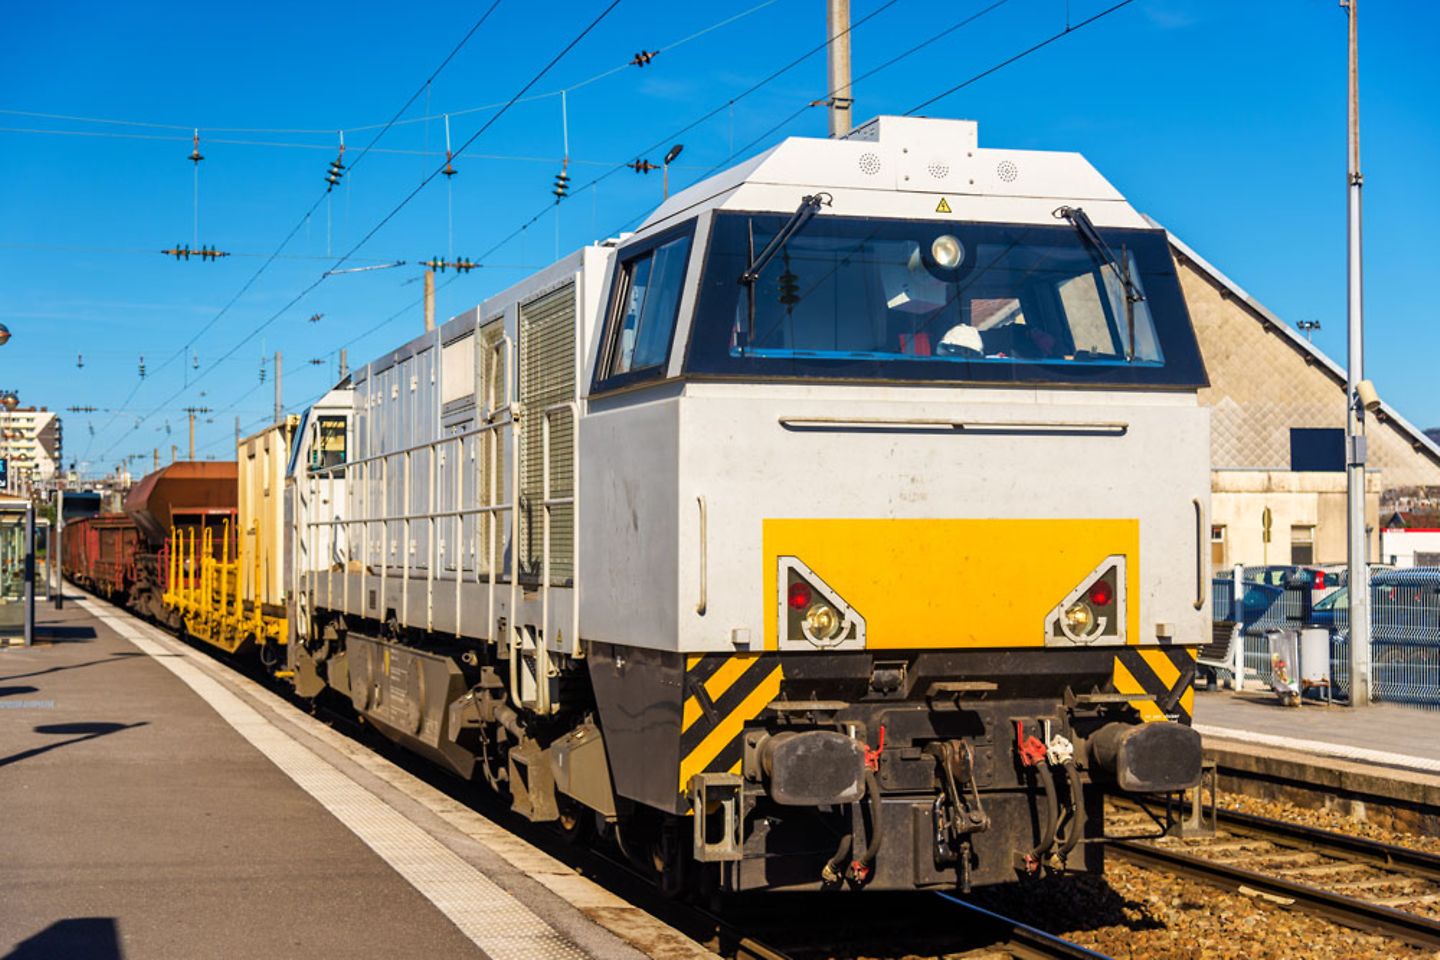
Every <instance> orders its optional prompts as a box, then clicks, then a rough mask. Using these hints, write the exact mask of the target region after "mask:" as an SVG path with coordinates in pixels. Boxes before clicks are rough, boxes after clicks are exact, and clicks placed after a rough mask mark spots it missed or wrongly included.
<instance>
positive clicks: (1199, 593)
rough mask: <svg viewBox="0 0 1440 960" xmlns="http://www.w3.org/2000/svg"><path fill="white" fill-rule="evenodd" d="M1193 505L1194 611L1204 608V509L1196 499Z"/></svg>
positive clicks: (1205, 539)
mask: <svg viewBox="0 0 1440 960" xmlns="http://www.w3.org/2000/svg"><path fill="white" fill-rule="evenodd" d="M1190 502H1191V503H1193V504H1194V505H1195V609H1196V610H1203V609H1204V608H1205V543H1206V541H1207V540H1208V538H1207V537H1206V536H1205V508H1204V506H1202V505H1201V503H1200V498H1199V497H1196V498H1195V499H1194V500H1192V501H1190Z"/></svg>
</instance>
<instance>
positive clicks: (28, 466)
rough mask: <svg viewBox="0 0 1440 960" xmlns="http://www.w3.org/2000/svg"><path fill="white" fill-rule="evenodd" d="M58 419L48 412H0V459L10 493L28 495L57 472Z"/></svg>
mask: <svg viewBox="0 0 1440 960" xmlns="http://www.w3.org/2000/svg"><path fill="white" fill-rule="evenodd" d="M59 445H60V419H59V417H57V416H56V415H55V413H54V411H51V410H43V409H42V410H36V409H35V408H34V407H21V408H17V409H15V410H9V411H6V410H0V457H3V458H5V460H6V461H7V465H8V472H9V482H10V487H9V489H10V492H11V493H13V494H24V495H28V493H29V492H30V489H31V487H32V486H33V485H34V484H36V483H41V482H45V481H48V480H50V479H52V478H53V477H54V476H55V474H56V471H57V470H58V469H59V460H58V455H59Z"/></svg>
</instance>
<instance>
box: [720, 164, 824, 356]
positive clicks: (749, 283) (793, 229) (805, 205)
mask: <svg viewBox="0 0 1440 960" xmlns="http://www.w3.org/2000/svg"><path fill="white" fill-rule="evenodd" d="M834 202H835V198H834V197H833V196H831V195H830V194H828V193H826V192H825V191H823V190H821V191H819V192H817V193H814V194H811V195H809V196H807V197H805V198H804V199H802V200H801V201H800V206H799V207H797V208H796V210H795V212H794V213H793V214H791V215H790V219H789V220H786V221H785V223H784V225H783V226H781V227H780V229H779V231H778V232H777V233H776V234H775V236H773V237H771V238H770V242H769V243H767V244H765V248H764V249H763V250H761V251H760V252H759V253H758V254H757V253H756V252H755V230H754V226H753V223H754V221H753V220H752V221H751V223H752V226H751V230H750V265H749V266H748V267H746V268H745V272H744V273H742V274H740V283H742V284H744V285H745V289H746V292H747V295H748V296H749V302H750V324H749V329H748V330H747V331H746V339H745V345H746V346H747V347H748V346H749V345H750V344H751V343H753V342H754V340H755V284H756V283H757V282H758V281H759V279H760V274H761V273H762V272H764V270H765V267H766V266H768V265H769V263H770V261H771V260H774V259H775V257H776V255H778V254H779V253H780V251H782V250H784V249H785V244H787V243H789V242H790V238H791V237H793V236H795V234H797V233H799V232H800V231H801V230H803V229H805V225H806V224H807V223H809V222H810V221H811V220H812V219H814V217H815V214H817V213H819V212H820V208H821V207H828V206H830V205H831V204H832V203H834Z"/></svg>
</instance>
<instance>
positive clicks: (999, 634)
mask: <svg viewBox="0 0 1440 960" xmlns="http://www.w3.org/2000/svg"><path fill="white" fill-rule="evenodd" d="M763 548H764V560H763V562H764V564H765V580H764V582H765V596H764V597H763V598H762V599H763V605H762V609H763V610H764V611H765V648H766V649H767V650H774V649H776V648H777V647H778V643H777V629H778V626H777V604H778V602H779V594H778V593H777V586H776V576H777V568H778V561H779V558H780V557H783V556H793V557H798V558H799V559H800V560H801V561H803V562H804V563H805V564H806V565H807V566H808V567H809V568H810V569H811V570H813V571H814V572H815V574H816V575H817V576H818V577H820V578H821V579H822V580H824V581H825V583H826V584H828V585H829V586H830V587H831V588H832V589H834V590H835V591H836V592H837V593H838V594H839V595H840V596H841V597H842V598H843V599H844V600H845V602H846V603H848V604H850V605H851V606H852V607H854V608H855V610H856V611H858V612H859V613H860V615H861V616H863V617H864V618H865V621H866V631H867V642H866V646H867V647H869V648H870V649H872V650H873V649H876V648H881V649H887V648H888V649H898V648H924V647H997V646H1006V647H1038V646H1043V645H1044V643H1045V618H1046V616H1047V615H1048V614H1049V613H1050V611H1051V610H1052V609H1053V608H1054V607H1055V605H1056V604H1058V603H1060V601H1061V600H1063V599H1064V598H1065V596H1066V594H1068V593H1069V592H1070V591H1071V590H1073V589H1075V587H1076V586H1078V585H1079V584H1080V582H1081V581H1082V580H1083V579H1084V578H1085V576H1086V575H1087V574H1089V573H1090V572H1091V571H1093V570H1094V569H1095V568H1096V567H1098V566H1099V565H1100V563H1101V562H1102V561H1103V560H1105V558H1106V557H1108V556H1110V555H1112V554H1123V555H1124V556H1125V558H1126V574H1127V575H1126V583H1125V594H1126V598H1127V603H1126V607H1127V610H1126V621H1127V622H1126V632H1127V634H1128V636H1129V637H1130V638H1131V642H1132V643H1133V642H1134V638H1136V637H1138V636H1139V635H1140V604H1139V600H1138V598H1139V596H1140V523H1139V521H1138V520H1133V519H1132V520H935V519H913V520H911V519H906V520H881V519H874V520H841V519H817V520H778V519H770V520H765V521H764V533H763Z"/></svg>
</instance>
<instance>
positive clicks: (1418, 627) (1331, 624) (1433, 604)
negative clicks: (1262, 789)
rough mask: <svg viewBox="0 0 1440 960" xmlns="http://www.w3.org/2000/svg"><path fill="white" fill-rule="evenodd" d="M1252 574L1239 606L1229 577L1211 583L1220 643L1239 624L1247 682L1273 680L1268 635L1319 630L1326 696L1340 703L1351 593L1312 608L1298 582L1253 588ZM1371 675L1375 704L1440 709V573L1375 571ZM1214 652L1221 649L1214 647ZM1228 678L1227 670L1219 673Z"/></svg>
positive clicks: (1345, 686) (1308, 592)
mask: <svg viewBox="0 0 1440 960" xmlns="http://www.w3.org/2000/svg"><path fill="white" fill-rule="evenodd" d="M1252 575H1254V574H1252V572H1251V570H1249V569H1247V570H1246V571H1245V576H1246V578H1247V579H1246V581H1245V582H1244V589H1243V590H1242V592H1241V596H1240V602H1239V604H1238V605H1237V604H1236V597H1235V584H1234V581H1233V579H1232V578H1230V577H1216V578H1215V579H1214V580H1213V581H1212V584H1211V598H1212V602H1213V607H1212V609H1213V610H1214V617H1215V622H1216V625H1217V631H1216V632H1217V637H1218V636H1219V635H1221V634H1224V633H1225V631H1226V630H1228V629H1231V628H1233V627H1234V626H1235V625H1238V626H1239V628H1240V637H1241V638H1242V640H1243V643H1244V664H1245V672H1246V676H1247V677H1258V678H1259V679H1261V680H1263V681H1264V682H1265V683H1266V684H1269V683H1270V682H1271V679H1272V677H1271V657H1270V643H1269V640H1268V639H1267V637H1266V633H1267V631H1270V630H1274V629H1277V628H1278V629H1292V630H1300V629H1304V628H1306V627H1318V628H1323V629H1326V630H1328V631H1329V637H1330V642H1329V648H1330V671H1329V679H1330V691H1331V695H1332V696H1333V697H1334V698H1335V699H1337V700H1344V699H1346V698H1348V696H1349V692H1350V608H1349V604H1348V588H1347V587H1345V586H1342V587H1340V588H1339V589H1340V591H1346V592H1337V595H1332V596H1330V597H1328V598H1326V599H1325V600H1322V601H1321V602H1320V603H1319V604H1318V605H1317V604H1315V603H1313V602H1312V597H1313V593H1312V585H1311V583H1310V582H1309V581H1308V580H1306V579H1305V578H1303V577H1300V578H1296V579H1294V580H1292V581H1290V582H1287V583H1286V584H1285V585H1284V586H1279V585H1275V584H1274V583H1263V582H1253V581H1251V580H1249V579H1248V578H1249V577H1250V576H1252ZM1370 615H1371V641H1370V663H1371V669H1370V676H1371V695H1372V697H1374V698H1375V699H1376V700H1387V701H1391V702H1394V703H1410V704H1419V705H1423V706H1429V707H1440V568H1433V567H1424V568H1418V567H1417V568H1411V569H1406V570H1382V571H1376V572H1374V573H1373V574H1372V575H1371V578H1370ZM1217 646H1218V644H1217ZM1220 672H1222V673H1228V672H1229V671H1223V670H1222V671H1220Z"/></svg>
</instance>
